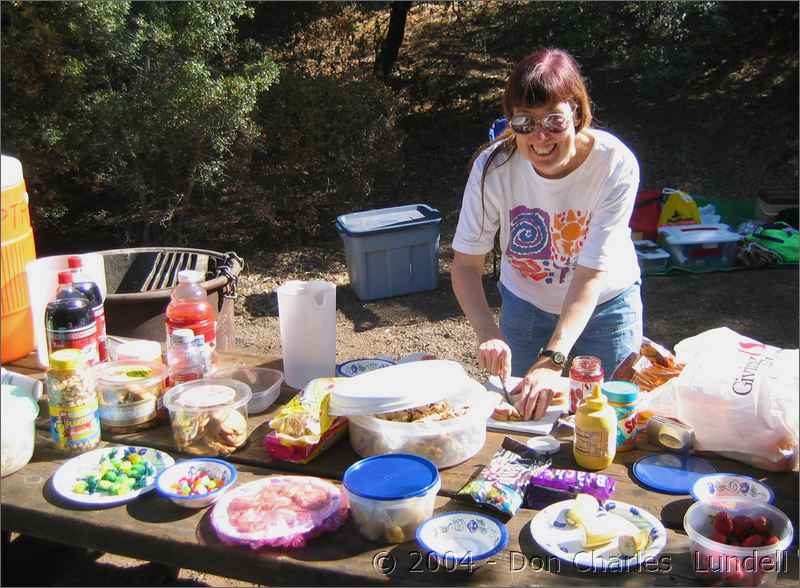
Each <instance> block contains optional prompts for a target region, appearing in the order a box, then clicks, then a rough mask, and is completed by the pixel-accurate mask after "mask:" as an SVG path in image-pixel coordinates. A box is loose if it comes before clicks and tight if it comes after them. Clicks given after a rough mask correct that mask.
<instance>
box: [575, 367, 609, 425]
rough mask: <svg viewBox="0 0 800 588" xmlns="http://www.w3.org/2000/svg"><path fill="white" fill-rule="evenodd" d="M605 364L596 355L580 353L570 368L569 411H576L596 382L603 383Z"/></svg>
mask: <svg viewBox="0 0 800 588" xmlns="http://www.w3.org/2000/svg"><path fill="white" fill-rule="evenodd" d="M603 377H604V374H603V365H602V364H601V363H600V358H599V357H595V356H594V355H578V356H577V357H575V358H574V359H573V360H572V365H571V366H570V368H569V411H570V413H573V414H574V413H575V411H576V410H577V409H578V406H579V405H580V404H581V403H582V402H583V399H584V398H586V397H587V396H589V395H590V394H591V392H592V387H593V386H594V385H595V384H601V385H602V384H603Z"/></svg>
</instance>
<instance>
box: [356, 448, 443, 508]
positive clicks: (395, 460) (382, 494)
mask: <svg viewBox="0 0 800 588" xmlns="http://www.w3.org/2000/svg"><path fill="white" fill-rule="evenodd" d="M438 481H439V470H437V469H436V466H435V465H433V463H431V462H430V460H427V459H425V458H424V457H420V456H418V455H413V454H410V453H387V454H385V455H375V456H373V457H368V458H366V459H362V460H361V461H357V462H356V463H354V464H353V465H351V466H350V467H349V468H347V471H346V472H345V473H344V479H343V480H342V482H343V483H344V487H345V488H347V489H348V490H349V491H350V492H352V493H353V494H356V495H358V496H361V497H363V498H369V499H371V500H402V499H404V498H411V497H413V496H423V495H425V494H427V492H428V491H429V490H430V489H431V488H433V486H434V485H435V484H436V482H438Z"/></svg>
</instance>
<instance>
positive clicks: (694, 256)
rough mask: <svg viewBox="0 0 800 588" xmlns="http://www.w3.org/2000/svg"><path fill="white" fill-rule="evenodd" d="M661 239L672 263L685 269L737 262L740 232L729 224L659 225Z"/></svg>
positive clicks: (717, 266)
mask: <svg viewBox="0 0 800 588" xmlns="http://www.w3.org/2000/svg"><path fill="white" fill-rule="evenodd" d="M658 237H659V242H660V243H661V244H662V245H663V246H664V248H665V249H666V250H667V251H668V252H669V255H670V259H671V260H672V264H673V265H674V266H676V267H681V268H685V269H695V270H704V269H724V268H728V267H731V266H733V264H734V263H735V262H736V251H737V248H738V243H739V240H740V239H741V238H742V236H741V235H739V234H738V233H734V232H732V231H731V230H730V228H729V227H728V225H678V226H674V227H660V228H659V229H658Z"/></svg>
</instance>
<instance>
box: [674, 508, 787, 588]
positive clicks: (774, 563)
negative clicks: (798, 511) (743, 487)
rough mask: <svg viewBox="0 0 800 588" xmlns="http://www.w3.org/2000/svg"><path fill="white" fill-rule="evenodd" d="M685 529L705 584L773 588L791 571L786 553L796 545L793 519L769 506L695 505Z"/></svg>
mask: <svg viewBox="0 0 800 588" xmlns="http://www.w3.org/2000/svg"><path fill="white" fill-rule="evenodd" d="M721 513H727V515H725V514H721ZM717 517H720V518H722V519H723V520H720V521H717V520H716V519H717ZM745 517H747V518H746V519H745ZM717 527H719V528H717ZM683 528H684V530H685V531H686V534H687V535H688V536H689V539H690V540H691V546H690V548H689V556H690V561H691V564H690V565H691V567H692V570H693V571H694V574H695V576H697V577H698V578H700V579H701V580H702V581H703V582H704V583H708V584H713V585H717V586H719V585H720V583H722V585H723V586H761V585H765V584H774V583H775V581H776V580H777V578H778V573H780V572H782V571H783V572H785V571H786V569H787V567H786V566H787V556H786V554H785V553H784V551H785V550H786V549H787V548H788V547H789V545H791V543H792V538H793V536H794V529H793V527H792V523H791V521H790V520H789V517H787V516H786V515H785V514H784V513H783V512H782V511H780V510H779V509H777V508H775V507H774V506H772V505H770V504H767V503H766V502H756V501H753V500H751V499H749V498H724V499H715V500H713V501H702V502H695V503H694V504H693V505H692V506H690V507H689V510H688V511H686V515H685V516H684V518H683Z"/></svg>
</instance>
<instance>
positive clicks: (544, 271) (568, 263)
mask: <svg viewBox="0 0 800 588" xmlns="http://www.w3.org/2000/svg"><path fill="white" fill-rule="evenodd" d="M509 214H510V220H511V224H510V230H509V240H508V246H507V247H506V256H507V258H508V260H509V262H510V263H511V265H512V266H513V267H514V268H515V269H516V270H518V271H519V272H520V273H521V274H522V275H523V276H525V277H527V278H528V279H531V280H534V281H536V282H542V281H543V282H544V283H545V284H552V283H553V282H554V281H556V280H557V281H558V283H559V284H563V283H564V281H565V280H566V279H567V275H568V274H569V272H571V271H575V266H576V265H577V259H578V254H579V253H580V251H581V247H583V243H584V241H586V233H587V231H588V228H589V218H590V216H591V215H590V214H589V212H588V211H585V210H571V209H570V210H565V211H563V212H556V213H554V214H553V215H552V218H551V215H550V213H549V212H547V211H546V210H542V209H541V208H527V207H526V206H517V207H515V208H512V209H511V211H510V213H509Z"/></svg>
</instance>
